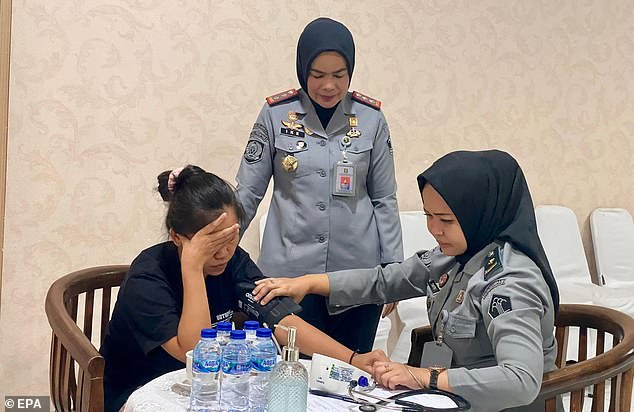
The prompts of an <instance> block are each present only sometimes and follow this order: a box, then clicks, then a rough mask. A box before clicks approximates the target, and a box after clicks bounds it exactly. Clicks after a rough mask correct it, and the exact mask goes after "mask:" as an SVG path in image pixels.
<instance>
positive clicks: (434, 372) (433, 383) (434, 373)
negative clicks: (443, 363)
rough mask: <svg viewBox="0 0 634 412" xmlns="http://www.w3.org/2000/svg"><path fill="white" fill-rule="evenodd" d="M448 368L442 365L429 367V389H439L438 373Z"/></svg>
mask: <svg viewBox="0 0 634 412" xmlns="http://www.w3.org/2000/svg"><path fill="white" fill-rule="evenodd" d="M446 369H447V368H443V367H440V366H430V367H429V389H438V375H440V373H441V372H442V371H444V370H446Z"/></svg>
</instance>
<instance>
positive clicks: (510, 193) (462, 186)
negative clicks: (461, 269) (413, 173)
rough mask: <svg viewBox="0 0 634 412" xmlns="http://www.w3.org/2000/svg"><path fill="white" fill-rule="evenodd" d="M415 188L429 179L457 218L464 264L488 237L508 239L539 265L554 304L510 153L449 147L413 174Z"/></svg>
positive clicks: (527, 197)
mask: <svg viewBox="0 0 634 412" xmlns="http://www.w3.org/2000/svg"><path fill="white" fill-rule="evenodd" d="M417 180H418V188H419V189H420V191H421V192H422V191H423V187H424V186H425V184H426V183H429V184H431V185H432V187H433V188H434V189H436V191H437V192H438V193H439V194H440V195H441V196H442V198H443V199H444V200H445V202H447V205H449V207H450V208H451V210H452V211H453V213H454V215H456V218H457V219H458V222H460V226H461V228H462V231H463V233H464V235H465V238H466V240H467V250H466V252H465V253H464V254H462V255H460V256H456V260H458V262H460V263H462V264H465V263H466V262H467V261H468V260H469V259H471V258H472V257H473V256H474V255H475V254H476V253H477V252H478V251H480V250H482V249H483V248H484V247H486V246H487V245H489V244H490V243H492V242H493V241H499V242H509V243H511V244H512V245H513V247H514V248H516V249H519V250H520V251H522V253H524V254H525V255H526V256H528V257H529V258H530V259H531V260H533V262H535V264H536V265H537V266H538V267H539V268H540V269H541V272H542V275H543V276H544V279H545V280H546V283H547V284H548V288H549V289H550V294H551V295H552V298H553V303H554V306H555V311H557V310H558V308H559V291H558V289H557V283H556V282H555V277H554V276H553V272H552V270H551V268H550V264H549V263H548V259H547V258H546V253H545V252H544V248H543V246H542V243H541V241H540V240H539V236H538V234H537V223H536V221H535V210H534V206H533V200H532V199H531V194H530V192H529V190H528V185H527V183H526V179H525V178H524V173H523V172H522V169H521V168H520V166H519V164H517V162H516V161H515V159H514V158H513V157H511V155H509V154H508V153H506V152H502V151H499V150H488V151H482V152H469V151H457V152H453V153H449V154H447V155H445V156H443V157H441V158H440V159H438V160H436V162H434V164H433V165H432V166H431V167H430V168H429V169H427V170H425V171H424V172H423V173H421V174H420V175H418V178H417Z"/></svg>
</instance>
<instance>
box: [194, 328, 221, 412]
mask: <svg viewBox="0 0 634 412" xmlns="http://www.w3.org/2000/svg"><path fill="white" fill-rule="evenodd" d="M200 336H201V339H200V341H199V342H198V344H197V345H196V347H195V348H194V358H193V362H192V374H193V379H192V386H191V394H190V397H189V410H190V411H191V412H211V411H219V410H220V402H219V399H218V398H219V397H218V395H219V393H218V386H219V385H218V371H219V370H220V360H221V357H220V355H221V352H220V345H218V342H217V341H216V330H215V329H203V330H202V331H200Z"/></svg>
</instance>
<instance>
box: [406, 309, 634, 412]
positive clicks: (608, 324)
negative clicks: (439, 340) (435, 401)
mask: <svg viewBox="0 0 634 412" xmlns="http://www.w3.org/2000/svg"><path fill="white" fill-rule="evenodd" d="M571 329H575V330H578V332H579V337H580V338H579V339H578V341H577V344H578V347H577V352H578V355H579V358H578V359H579V361H578V362H576V363H572V364H566V362H565V358H564V356H563V354H564V353H567V349H568V348H567V346H568V343H569V342H568V335H569V333H570V331H571ZM590 331H594V332H595V333H596V340H590V339H588V332H590ZM555 336H556V338H557V359H556V364H557V366H558V367H559V369H557V370H554V371H552V372H546V373H545V374H544V376H543V379H542V386H541V390H540V392H539V396H540V397H541V398H543V399H546V411H549V412H551V411H552V412H554V411H556V398H555V397H556V396H558V395H562V394H566V393H570V395H571V396H570V407H569V409H567V410H571V411H581V410H583V402H584V398H585V397H584V393H585V388H587V387H590V386H592V387H593V395H592V410H593V411H601V410H603V406H604V405H605V402H606V395H608V396H609V410H610V411H619V412H626V411H627V412H629V411H630V407H631V404H632V384H633V382H634V318H632V317H631V316H628V315H626V314H624V313H621V312H618V311H616V310H614V309H609V308H604V307H600V306H593V305H576V304H561V305H560V306H559V312H558V313H557V318H556V319H555ZM609 336H611V337H612V339H611V342H609V341H608V338H609ZM411 340H412V351H411V352H410V356H409V360H408V362H407V363H408V364H409V365H411V366H419V365H420V360H421V355H422V347H423V344H424V343H425V342H428V341H430V340H432V333H431V327H430V326H425V327H422V328H416V329H414V330H412V336H411ZM588 342H593V343H594V345H595V347H594V348H589V347H588ZM610 343H611V344H612V347H609V344H610ZM606 345H607V346H606ZM588 353H592V354H595V356H593V357H591V358H588V356H587V354H588ZM608 380H609V381H610V392H609V394H606V386H605V383H606V381H608Z"/></svg>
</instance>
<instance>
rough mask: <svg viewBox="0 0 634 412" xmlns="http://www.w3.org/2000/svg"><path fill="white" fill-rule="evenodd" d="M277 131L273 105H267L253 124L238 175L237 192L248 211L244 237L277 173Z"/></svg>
mask: <svg viewBox="0 0 634 412" xmlns="http://www.w3.org/2000/svg"><path fill="white" fill-rule="evenodd" d="M273 130H274V129H273V123H272V120H271V117H270V115H269V106H268V105H267V104H265V105H264V107H263V108H262V110H261V111H260V115H259V116H258V119H257V120H256V122H255V124H254V125H253V129H252V130H251V134H250V135H249V141H248V142H247V145H246V148H245V151H244V154H243V156H242V161H241V162H240V168H239V169H238V174H237V175H236V183H237V187H236V191H237V193H238V198H239V199H240V202H241V203H242V207H243V208H244V211H245V218H244V221H242V222H240V233H241V234H242V233H244V231H245V230H247V228H248V227H249V224H250V223H251V220H253V217H254V216H255V213H256V211H257V209H258V205H259V204H260V202H261V201H262V198H263V197H264V194H265V193H266V189H267V188H268V186H269V181H270V180H271V175H272V174H273V157H274V156H275V142H274V138H275V137H274V133H273Z"/></svg>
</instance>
